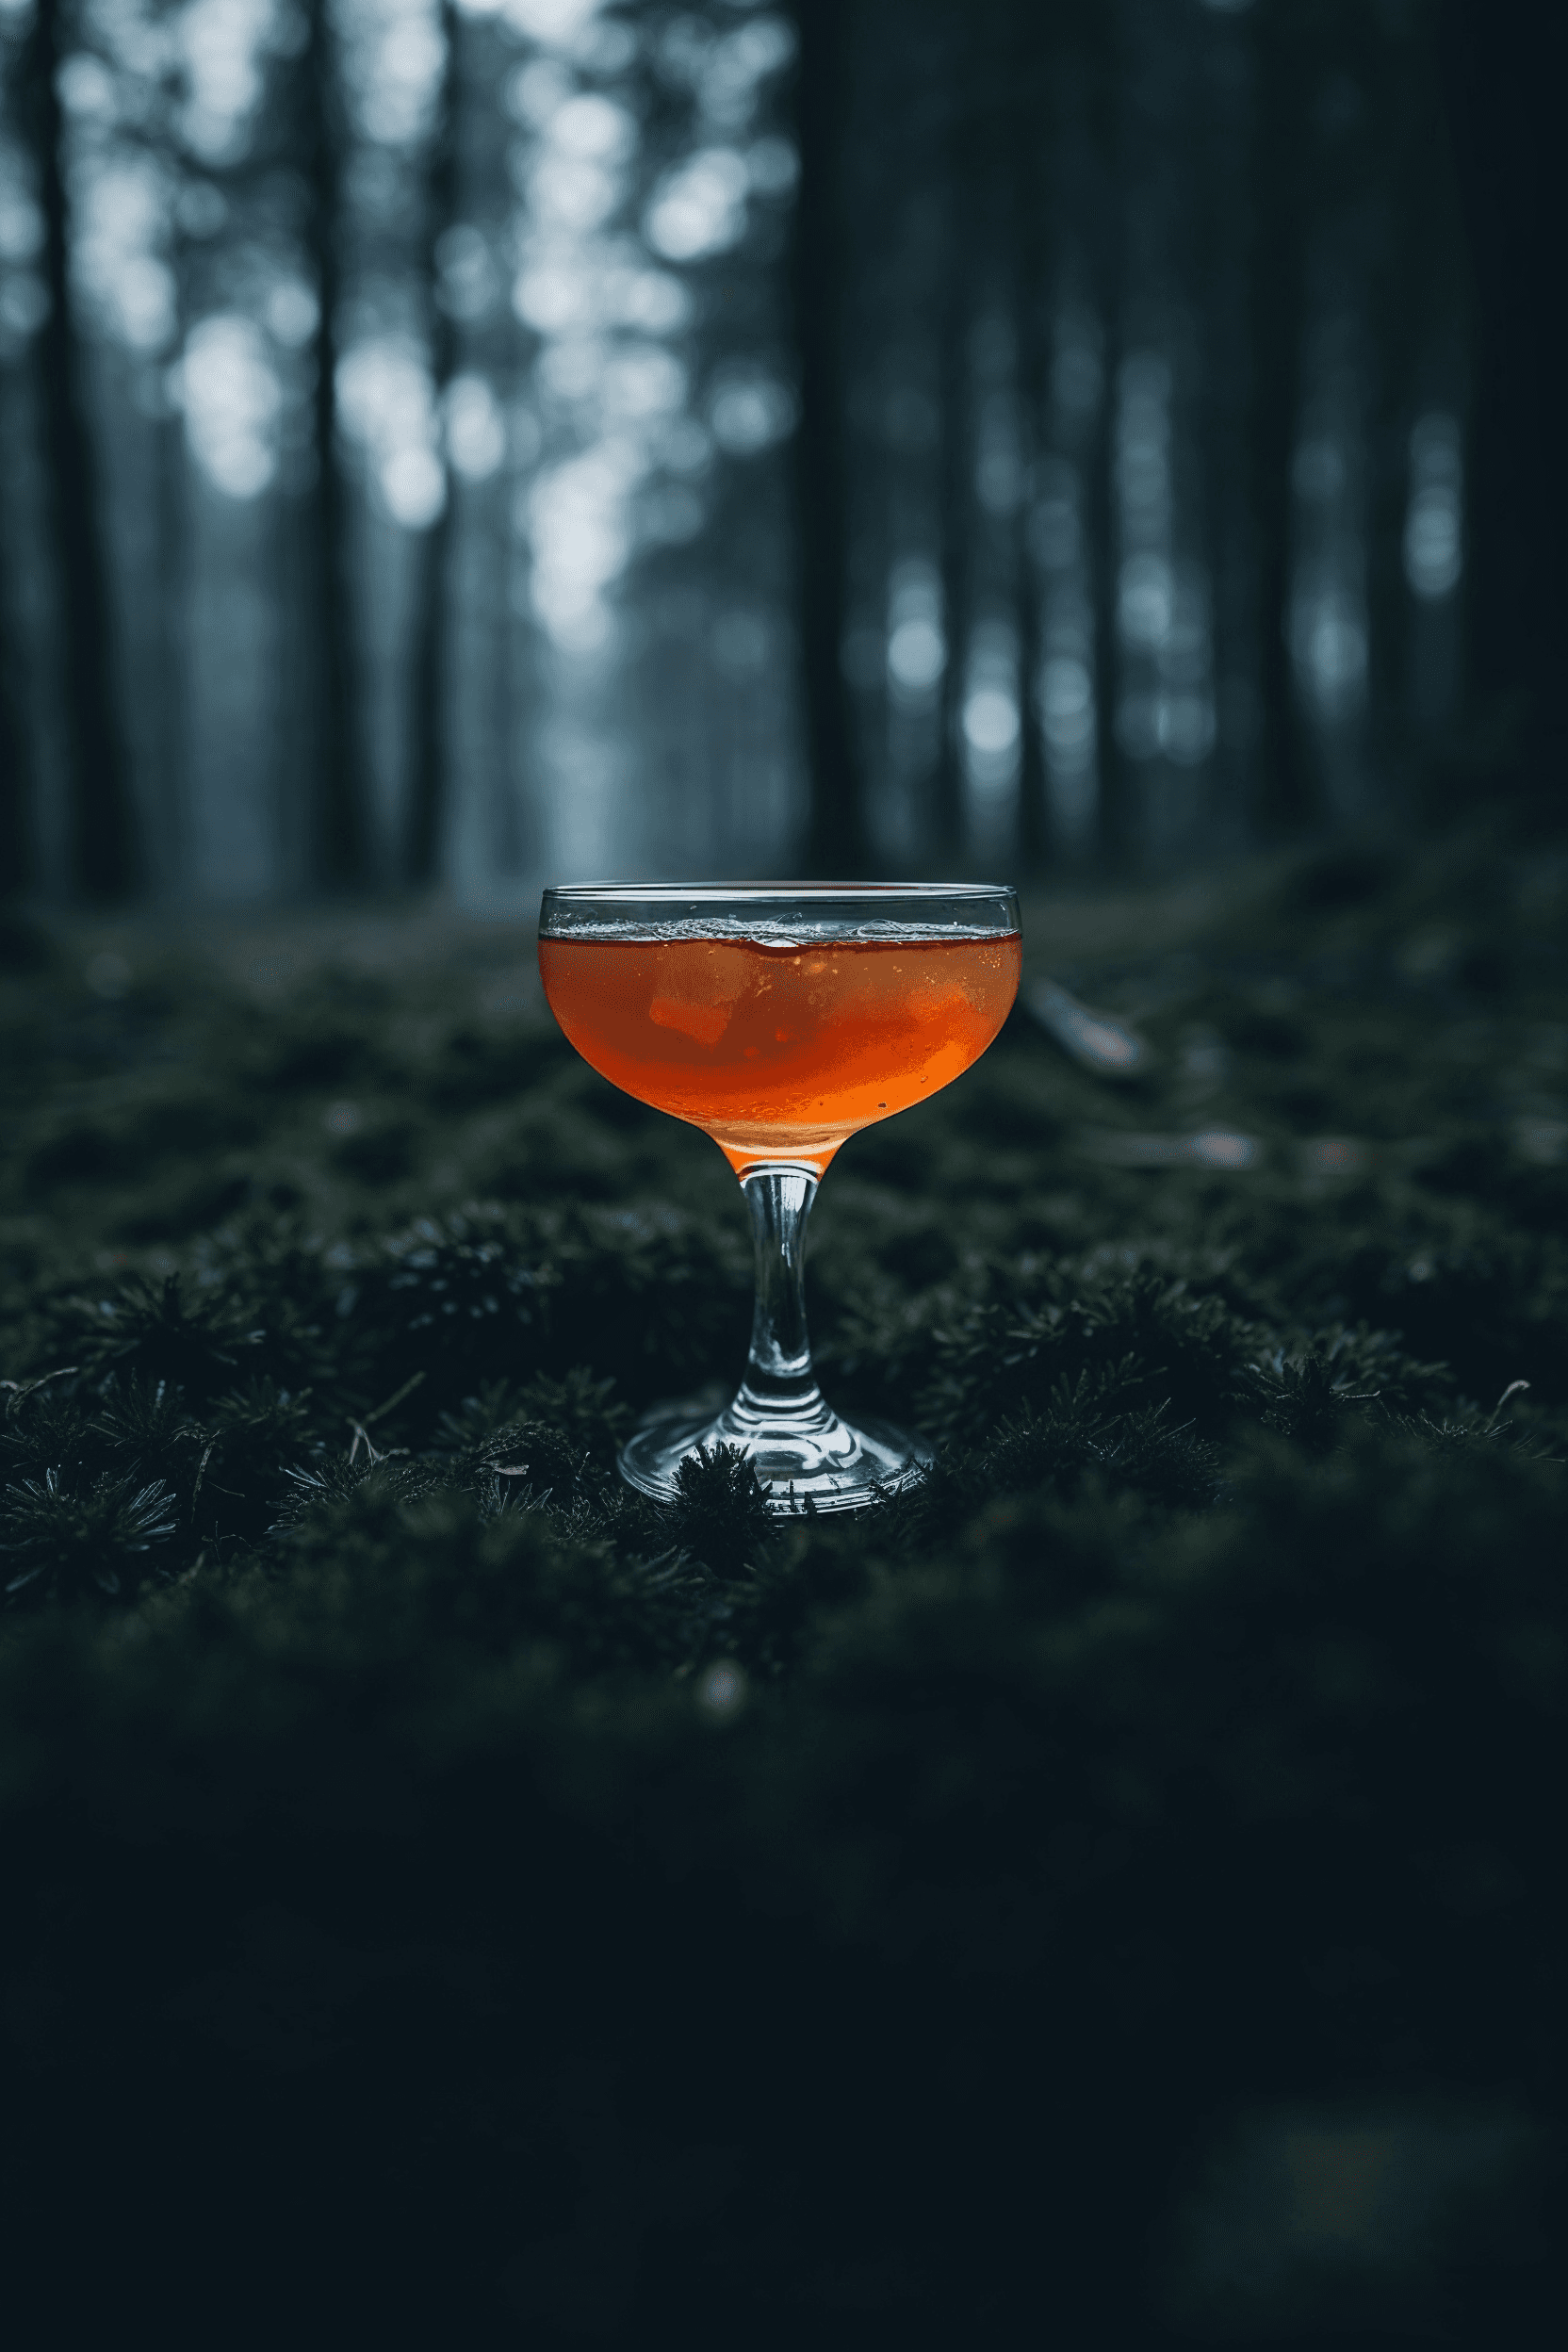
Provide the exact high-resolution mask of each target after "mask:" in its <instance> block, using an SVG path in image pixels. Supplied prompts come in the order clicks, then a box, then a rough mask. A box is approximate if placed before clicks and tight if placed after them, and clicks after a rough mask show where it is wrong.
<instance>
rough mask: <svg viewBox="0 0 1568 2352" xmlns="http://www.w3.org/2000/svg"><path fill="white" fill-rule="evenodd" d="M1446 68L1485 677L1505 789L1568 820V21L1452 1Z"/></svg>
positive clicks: (1556, 14) (1474, 618)
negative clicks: (1464, 279) (1469, 297)
mask: <svg viewBox="0 0 1568 2352" xmlns="http://www.w3.org/2000/svg"><path fill="white" fill-rule="evenodd" d="M1442 66H1443V79H1444V84H1445V90H1446V99H1447V110H1448V120H1449V124H1450V128H1451V131H1452V137H1453V146H1454V156H1455V161H1456V163H1457V165H1458V172H1459V185H1460V197H1461V203H1462V208H1463V212H1464V220H1465V228H1466V231H1467V233H1468V242H1469V246H1470V259H1471V266H1472V270H1473V272H1474V280H1475V294H1476V305H1477V311H1478V334H1477V335H1476V337H1475V343H1474V348H1475V352H1476V396H1475V407H1474V411H1473V415H1472V419H1471V446H1470V464H1469V469H1468V472H1469V479H1468V482H1467V495H1466V498H1465V523H1466V531H1467V536H1468V539H1469V547H1468V554H1467V570H1468V573H1469V578H1468V580H1467V582H1466V587H1467V596H1466V613H1467V619H1468V627H1469V634H1470V662H1471V669H1472V674H1473V676H1474V678H1475V681H1476V685H1477V687H1478V690H1479V693H1480V694H1481V695H1482V696H1483V697H1485V699H1486V702H1489V703H1490V705H1491V712H1490V716H1491V718H1492V720H1493V723H1494V725H1496V723H1497V722H1498V721H1501V722H1502V723H1503V725H1504V727H1508V725H1509V723H1510V722H1511V732H1512V736H1513V741H1512V742H1511V743H1510V744H1509V746H1508V749H1507V750H1506V751H1505V752H1504V753H1503V755H1502V764H1501V773H1500V776H1499V779H1498V780H1499V781H1502V782H1504V783H1506V784H1507V785H1508V786H1509V787H1510V788H1511V790H1513V791H1514V792H1522V793H1524V794H1526V795H1527V796H1529V797H1530V798H1532V799H1536V800H1538V801H1539V802H1540V804H1541V805H1542V807H1543V809H1545V810H1549V811H1551V812H1552V813H1554V814H1555V813H1556V812H1557V811H1559V810H1560V808H1561V799H1562V792H1563V776H1564V771H1565V768H1568V564H1564V561H1563V549H1564V547H1565V546H1568V434H1565V433H1564V430H1563V423H1562V400H1563V386H1564V384H1568V307H1565V305H1564V302H1563V299H1562V276H1563V266H1564V259H1565V256H1568V182H1565V179H1564V173H1563V165H1562V154H1561V149H1562V130H1561V112H1562V104H1563V92H1564V90H1565V89H1568V16H1565V15H1564V13H1563V11H1562V10H1561V9H1560V8H1552V9H1546V8H1539V7H1530V6H1526V5H1524V4H1523V0H1486V5H1484V6H1482V5H1481V0H1447V6H1446V11H1445V17H1444V24H1443V53H1442ZM1483 710H1484V704H1483Z"/></svg>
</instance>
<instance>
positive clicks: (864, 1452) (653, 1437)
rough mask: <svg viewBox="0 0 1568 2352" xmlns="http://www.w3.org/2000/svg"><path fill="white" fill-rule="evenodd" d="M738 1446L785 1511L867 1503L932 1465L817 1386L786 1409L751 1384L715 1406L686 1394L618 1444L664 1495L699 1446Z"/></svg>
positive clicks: (632, 1471) (647, 1487) (668, 1497)
mask: <svg viewBox="0 0 1568 2352" xmlns="http://www.w3.org/2000/svg"><path fill="white" fill-rule="evenodd" d="M710 1446H739V1448H740V1449H741V1451H742V1452H743V1454H744V1455H746V1456H747V1458H748V1459H749V1461H750V1462H751V1463H752V1466H753V1468H754V1469H755V1470H756V1472H757V1477H758V1479H759V1481H760V1485H761V1487H762V1490H763V1493H764V1494H765V1495H766V1496H767V1500H768V1509H769V1510H770V1511H776V1513H777V1514H778V1515H779V1517H780V1518H789V1517H790V1516H792V1514H794V1513H798V1512H801V1511H805V1509H806V1507H807V1504H808V1503H810V1504H811V1505H812V1507H813V1508H814V1509H815V1510H817V1511H864V1510H865V1509H866V1507H867V1505H868V1504H870V1503H874V1501H875V1500H876V1497H877V1495H878V1494H883V1495H896V1494H899V1493H901V1492H902V1491H903V1489H904V1488H905V1487H908V1486H914V1485H916V1484H917V1483H918V1481H919V1480H920V1479H921V1478H923V1475H924V1473H925V1471H926V1470H927V1469H928V1467H929V1466H930V1462H931V1449H930V1447H929V1446H923V1445H922V1444H921V1442H920V1440H919V1438H916V1437H910V1436H908V1435H907V1433H906V1431H904V1430H903V1429H894V1428H892V1427H891V1425H890V1423H888V1422H886V1421H873V1420H864V1421H861V1422H860V1423H859V1424H858V1426H857V1427H854V1428H852V1427H851V1426H850V1424H849V1423H848V1422H847V1421H843V1420H841V1419H840V1417H839V1415H838V1414H837V1413H835V1412H834V1411H833V1409H832V1407H831V1406H830V1405H828V1404H827V1403H825V1400H824V1398H823V1397H822V1396H821V1394H820V1392H818V1391H815V1390H814V1391H813V1392H812V1394H811V1395H810V1396H809V1397H803V1398H802V1399H801V1400H800V1402H799V1403H798V1404H792V1405H791V1406H789V1407H788V1408H787V1409H784V1410H781V1409H780V1408H779V1407H778V1406H777V1405H776V1404H774V1403H764V1402H763V1401H762V1400H761V1399H760V1397H755V1396H754V1395H753V1393H752V1391H751V1389H750V1388H749V1387H744V1388H743V1389H742V1390H741V1393H740V1395H739V1396H738V1397H736V1398H735V1400H734V1402H733V1403H732V1404H730V1405H727V1406H726V1408H725V1410H724V1411H723V1412H722V1413H714V1411H713V1409H712V1407H711V1405H710V1406H709V1407H708V1409H707V1410H706V1411H701V1410H698V1409H695V1408H694V1404H692V1403H690V1402H688V1403H684V1404H678V1405H663V1406H661V1407H660V1408H659V1409H658V1411H657V1412H655V1413H652V1414H651V1415H650V1416H649V1418H648V1419H647V1420H646V1421H645V1422H644V1424H643V1426H642V1428H641V1429H639V1430H638V1431H637V1432H636V1434H635V1436H633V1437H631V1438H629V1440H628V1442H627V1444H626V1445H625V1446H623V1447H622V1449H621V1457H620V1471H621V1476H622V1478H625V1479H626V1481H627V1483H628V1485H629V1486H634V1487H636V1488H637V1490H638V1492H639V1493H640V1494H643V1495H652V1496H653V1497H654V1499H655V1501H657V1502H661V1503H669V1502H674V1501H675V1499H676V1497H677V1495H678V1494H679V1491H680V1490H679V1487H678V1484H677V1482H676V1474H677V1472H678V1469H679V1467H680V1464H681V1463H682V1462H687V1461H690V1460H691V1458H692V1457H693V1456H694V1454H696V1453H697V1452H698V1451H699V1449H706V1448H708V1447H710Z"/></svg>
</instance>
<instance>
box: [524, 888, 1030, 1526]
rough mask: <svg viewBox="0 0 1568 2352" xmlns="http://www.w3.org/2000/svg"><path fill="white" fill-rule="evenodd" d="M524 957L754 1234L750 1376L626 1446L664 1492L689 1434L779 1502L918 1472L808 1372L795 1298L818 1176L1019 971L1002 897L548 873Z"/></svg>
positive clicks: (989, 1028) (893, 1105)
mask: <svg viewBox="0 0 1568 2352" xmlns="http://www.w3.org/2000/svg"><path fill="white" fill-rule="evenodd" d="M539 930H540V936H539V967H540V971H541V972H542V974H543V977H544V983H545V993H546V995H547V998H548V999H549V1004H550V1009H551V1011H552V1012H553V1013H554V1014H555V1017H556V1019H557V1021H559V1022H560V1024H561V1026H562V1028H563V1030H564V1032H565V1034H566V1036H567V1037H569V1038H570V1040H571V1042H572V1044H573V1045H575V1046H576V1048H577V1050H578V1052H579V1053H580V1054H581V1055H582V1057H583V1059H584V1060H585V1061H587V1062H589V1063H591V1064H592V1066H593V1068H594V1069H595V1070H599V1071H601V1072H602V1073H603V1075H604V1076H605V1077H607V1078H609V1079H611V1080H612V1081H613V1083H614V1084H615V1085H616V1086H621V1087H623V1088H624V1089H625V1091H626V1092H627V1093H628V1094H632V1095H635V1096H637V1097H638V1099H639V1100H640V1101H642V1102H644V1103H653V1104H654V1105H655V1106H656V1107H657V1108H658V1109H660V1110H662V1111H669V1112H672V1113H673V1114H674V1115H675V1116H676V1117H677V1118H678V1119H688V1120H690V1121H691V1123H692V1124H693V1125H694V1126H697V1127H701V1128H702V1129H703V1130H704V1131H705V1133H707V1134H708V1135H711V1136H712V1138H713V1140H714V1141H715V1143H717V1144H718V1146H719V1148H720V1150H721V1151H722V1152H724V1153H725V1155H726V1157H727V1159H728V1161H729V1164H730V1166H731V1167H732V1168H734V1170H735V1172H736V1174H737V1175H738V1176H739V1177H740V1179H741V1183H742V1185H743V1189H744V1192H745V1195H746V1198H747V1201H748V1202H749V1204H750V1207H751V1211H752V1218H753V1224H754V1227H755V1232H756V1238H757V1266H758V1289H757V1314H756V1319H755V1323H754V1327H753V1332H752V1348H751V1359H750V1363H749V1365H748V1368H747V1374H746V1379H745V1380H744V1382H743V1385H742V1388H741V1391H740V1394H739V1395H738V1396H737V1397H736V1398H735V1400H734V1402H733V1403H732V1404H731V1405H729V1406H728V1407H727V1409H726V1411H725V1412H724V1413H719V1414H717V1415H714V1414H713V1413H711V1412H710V1413H693V1412H691V1411H689V1410H685V1409H682V1408H679V1407H671V1408H668V1409H666V1410H665V1411H663V1412H662V1413H659V1414H658V1415H656V1416H655V1417H654V1419H653V1420H652V1421H651V1422H649V1423H648V1424H647V1425H646V1426H645V1428H644V1429H641V1430H639V1432H638V1433H637V1435H636V1436H635V1437H634V1438H633V1439H632V1440H631V1442H630V1444H629V1446H627V1448H626V1450H625V1453H624V1454H623V1457H622V1462H621V1467H622V1470H623V1472H624V1474H625V1476H626V1477H627V1478H629V1480H630V1482H631V1483H632V1485H634V1486H637V1487H639V1488H641V1489H642V1490H643V1491H644V1492H645V1493H647V1494H651V1495H660V1496H663V1497H668V1496H670V1495H674V1494H675V1493H676V1492H677V1491H678V1490H677V1472H678V1467H679V1464H680V1462H682V1461H683V1460H684V1459H685V1458H686V1457H687V1456H689V1455H691V1454H693V1453H694V1452H695V1451H696V1450H697V1448H698V1447H699V1446H701V1447H708V1446H714V1445H722V1444H727V1445H732V1446H740V1447H741V1448H742V1449H743V1451H744V1452H745V1453H746V1454H747V1455H748V1456H749V1457H750V1459H751V1460H752V1462H753V1463H754V1465H755V1467H756V1470H757V1474H758V1477H759V1478H760V1481H761V1483H762V1485H763V1487H764V1489H765V1490H766V1491H767V1494H768V1496H769V1500H770V1503H771V1504H772V1505H773V1507H774V1508H775V1509H776V1510H780V1511H791V1510H799V1509H802V1508H803V1507H804V1505H805V1503H806V1501H807V1500H808V1498H809V1500H811V1501H812V1502H813V1503H814V1504H815V1505H816V1507H817V1509H819V1510H825V1511H844V1510H853V1509H856V1508H857V1507H858V1506H859V1505H861V1504H863V1503H865V1502H868V1501H870V1500H871V1499H872V1498H873V1496H874V1494H875V1493H876V1492H877V1491H878V1489H881V1490H884V1491H886V1490H890V1489H896V1488H897V1487H899V1486H900V1485H903V1484H906V1483H907V1482H908V1481H909V1480H911V1479H913V1478H917V1477H918V1476H919V1475H920V1472H921V1469H922V1467H923V1463H924V1462H925V1461H926V1460H927V1459H928V1457H927V1455H926V1453H925V1451H924V1449H923V1447H922V1446H920V1445H919V1443H918V1441H916V1440H914V1439H912V1438H909V1437H907V1436H905V1435H904V1433H903V1432H902V1431H899V1430H896V1429H890V1428H889V1427H887V1425H885V1424H881V1423H870V1422H865V1423H862V1424H861V1425H860V1427H858V1429H851V1428H850V1427H849V1425H848V1424H847V1423H845V1422H844V1421H842V1420H841V1419H840V1417H839V1416H838V1414H837V1413H833V1412H832V1411H831V1409H830V1408H829V1407H828V1406H827V1405H826V1404H825V1402H824V1400H823V1398H822V1396H821V1393H820V1391H819V1390H818V1388H817V1385H816V1382H815V1380H814V1379H813V1378H812V1375H811V1363H810V1352H809V1347H808V1345H807V1339H806V1318H805V1307H804V1299H803V1296H802V1286H801V1285H802V1274H803V1267H804V1240H805V1225H806V1217H807V1214H808V1212H809V1208H810V1205H811V1201H812V1199H813V1197H814V1196H815V1192H816V1187H817V1181H818V1179H819V1178H820V1177H821V1175H822V1173H823V1171H824V1169H825V1168H826V1166H827V1164H828V1162H829V1160H830V1159H831V1158H832V1156H833V1154H834V1152H836V1151H837V1150H838V1149H839V1146H840V1145H841V1143H843V1142H844V1141H845V1139H846V1137H848V1136H849V1135H853V1134H854V1133H855V1132H856V1130H857V1129H858V1128H861V1127H867V1126H870V1125H872V1124H873V1123H874V1121H875V1120H878V1119H890V1118H891V1117H892V1115H893V1113H894V1112H895V1111H902V1110H907V1109H908V1107H909V1106H910V1105H911V1104H912V1103H920V1102H923V1101H924V1100H925V1099H926V1097H927V1096H928V1095H931V1094H934V1093H936V1091H937V1090H938V1088H939V1087H940V1086H946V1085H948V1083H949V1082H950V1081H951V1080H952V1079H954V1078H956V1077H959V1076H960V1075H961V1074H962V1073H963V1071H964V1070H967V1069H968V1068H969V1066H970V1064H971V1063H972V1062H973V1061H975V1060H976V1059H977V1058H978V1057H979V1055H980V1054H983V1053H984V1052H985V1050H986V1048H987V1046H988V1045H989V1043H990V1041H991V1039H992V1038H993V1037H995V1035H996V1033H997V1031H998V1030H999V1029H1000V1028H1001V1026H1002V1023H1003V1022H1004V1021H1005V1019H1006V1017H1007V1012H1008V1009H1009V1007H1010V1006H1011V1005H1012V1002H1013V998H1014V996H1015V995H1016V994H1017V991H1018V983H1019V971H1020V961H1021V941H1020V936H1019V923H1018V907H1017V903H1016V900H1015V899H1014V897H1013V894H1012V892H1011V891H1010V890H1002V889H996V888H991V887H987V886H981V885H978V884H953V885H926V886H919V887H909V886H907V885H898V884H854V885H851V884H837V883H820V884H816V883H798V884H797V883H790V884H752V885H733V886H729V885H718V884H714V885H708V886H695V885H692V886H662V885H634V884H627V885H619V886H617V885H595V886H583V887H579V888H574V889H564V890H547V892H546V893H545V901H544V907H543V909H542V912H541V916H540V926H539Z"/></svg>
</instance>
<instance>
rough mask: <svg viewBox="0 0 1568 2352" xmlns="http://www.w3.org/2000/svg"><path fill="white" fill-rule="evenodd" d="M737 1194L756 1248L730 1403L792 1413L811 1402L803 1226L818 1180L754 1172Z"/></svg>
mask: <svg viewBox="0 0 1568 2352" xmlns="http://www.w3.org/2000/svg"><path fill="white" fill-rule="evenodd" d="M741 1189H742V1191H743V1193H744V1194H745V1197H746V1202H747V1205H748V1206H749V1208H750V1210H751V1229H752V1233H753V1235H754V1236H755V1239H756V1244H757V1305H756V1309H755V1312H754V1314H753V1315H752V1321H751V1354H750V1356H749V1358H748V1359H747V1363H746V1377H745V1381H744V1384H743V1387H742V1390H741V1394H740V1397H739V1398H737V1400H736V1401H737V1403H738V1404H741V1405H743V1406H745V1405H749V1406H751V1407H752V1408H753V1409H754V1410H757V1411H760V1412H761V1413H798V1412H799V1411H800V1409H801V1408H802V1407H803V1406H804V1407H808V1408H809V1407H810V1406H811V1405H813V1404H815V1403H816V1402H817V1383H816V1378H815V1376H814V1374H813V1373H812V1370H811V1343H810V1341H809V1339H808V1338H807V1336H806V1220H807V1218H808V1217H809V1216H810V1214H811V1203H812V1201H814V1200H815V1199H816V1197H817V1180H816V1178H815V1176H813V1175H812V1173H811V1171H810V1169H809V1168H799V1167H790V1166H782V1167H776V1168H748V1169H747V1171H746V1173H745V1175H744V1176H743V1177H742V1179H741Z"/></svg>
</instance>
